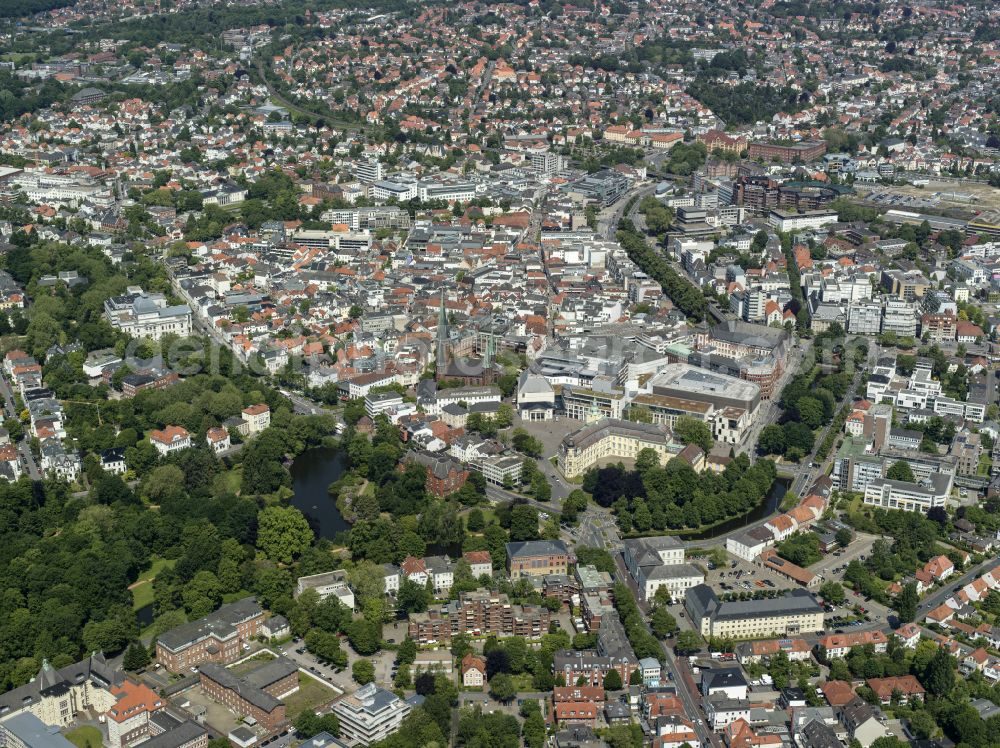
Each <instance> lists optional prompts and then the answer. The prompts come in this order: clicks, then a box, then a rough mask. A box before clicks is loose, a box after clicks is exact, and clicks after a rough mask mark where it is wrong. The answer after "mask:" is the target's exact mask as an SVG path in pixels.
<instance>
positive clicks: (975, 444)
mask: <svg viewBox="0 0 1000 748" xmlns="http://www.w3.org/2000/svg"><path fill="white" fill-rule="evenodd" d="M952 452H953V453H954V454H955V470H956V472H957V473H958V474H959V475H978V473H979V458H980V456H981V455H982V453H983V448H982V444H981V440H980V437H979V434H974V433H968V434H959V435H958V436H957V437H955V444H954V445H953V446H952Z"/></svg>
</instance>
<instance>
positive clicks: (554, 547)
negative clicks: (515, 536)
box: [507, 540, 569, 558]
mask: <svg viewBox="0 0 1000 748" xmlns="http://www.w3.org/2000/svg"><path fill="white" fill-rule="evenodd" d="M568 553H569V552H568V551H567V550H566V544H565V543H564V542H563V541H561V540H522V541H519V542H516V543H507V557H508V558H517V557H519V556H559V555H568Z"/></svg>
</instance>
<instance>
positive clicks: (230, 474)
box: [212, 465, 243, 493]
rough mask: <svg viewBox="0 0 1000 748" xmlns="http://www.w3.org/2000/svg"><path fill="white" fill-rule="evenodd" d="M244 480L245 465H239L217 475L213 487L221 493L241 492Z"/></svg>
mask: <svg viewBox="0 0 1000 748" xmlns="http://www.w3.org/2000/svg"><path fill="white" fill-rule="evenodd" d="M242 482H243V466H242V465H238V466H236V467H235V468H233V469H232V470H226V471H223V472H222V473H219V474H218V475H217V476H215V479H214V481H213V486H212V487H213V488H214V489H215V491H216V492H219V493H227V492H228V493H239V492H240V484H241V483H242Z"/></svg>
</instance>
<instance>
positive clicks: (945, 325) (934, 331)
mask: <svg viewBox="0 0 1000 748" xmlns="http://www.w3.org/2000/svg"><path fill="white" fill-rule="evenodd" d="M957 324H958V318H957V317H955V315H954V314H952V313H951V312H950V311H949V312H946V313H944V314H925V315H924V316H922V317H921V318H920V337H921V338H927V339H928V340H930V341H931V342H934V343H943V342H945V341H948V342H951V341H953V340H954V339H955V335H956V329H957V327H956V325H957Z"/></svg>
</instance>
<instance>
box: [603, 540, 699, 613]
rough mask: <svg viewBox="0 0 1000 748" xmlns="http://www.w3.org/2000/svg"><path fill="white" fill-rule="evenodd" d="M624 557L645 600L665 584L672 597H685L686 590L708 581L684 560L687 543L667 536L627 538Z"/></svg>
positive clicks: (681, 598)
mask: <svg viewBox="0 0 1000 748" xmlns="http://www.w3.org/2000/svg"><path fill="white" fill-rule="evenodd" d="M622 559H623V560H624V561H625V567H626V568H627V569H628V570H629V573H630V574H631V575H632V578H633V579H634V580H635V583H636V585H637V587H638V589H639V594H640V595H642V597H643V599H644V600H652V599H653V597H654V596H655V595H656V591H657V590H658V589H660V588H661V587H665V588H666V589H667V591H668V592H669V593H670V598H671V599H672V600H675V601H676V600H683V599H684V592H685V591H686V590H687V589H689V588H691V587H694V586H695V585H697V584H702V583H704V581H705V575H704V574H702V573H701V571H699V570H698V569H697V568H695V567H694V566H692V565H691V564H686V563H684V544H683V543H682V542H681V541H679V540H678V539H677V538H675V537H673V536H670V535H664V536H662V537H656V538H637V539H635V540H626V541H625V543H624V548H623V549H622Z"/></svg>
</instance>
